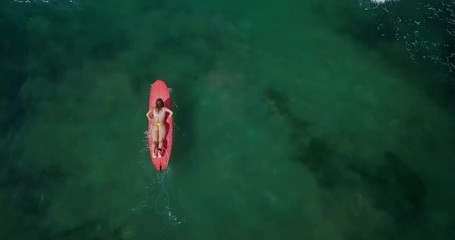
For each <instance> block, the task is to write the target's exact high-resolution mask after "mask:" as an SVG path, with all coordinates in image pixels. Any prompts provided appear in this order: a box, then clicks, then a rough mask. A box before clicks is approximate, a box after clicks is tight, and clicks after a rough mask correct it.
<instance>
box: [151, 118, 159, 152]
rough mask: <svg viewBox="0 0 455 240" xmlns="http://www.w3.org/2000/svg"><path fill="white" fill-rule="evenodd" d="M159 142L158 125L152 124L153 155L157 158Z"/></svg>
mask: <svg viewBox="0 0 455 240" xmlns="http://www.w3.org/2000/svg"><path fill="white" fill-rule="evenodd" d="M157 143H158V127H157V126H156V125H153V126H152V153H153V154H152V157H153V158H156V153H155V150H156V145H157Z"/></svg>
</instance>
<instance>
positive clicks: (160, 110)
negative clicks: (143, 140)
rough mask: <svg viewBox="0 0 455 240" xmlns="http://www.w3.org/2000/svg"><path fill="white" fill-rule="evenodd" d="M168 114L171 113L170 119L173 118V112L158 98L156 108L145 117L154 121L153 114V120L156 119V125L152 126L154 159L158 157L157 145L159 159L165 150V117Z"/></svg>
mask: <svg viewBox="0 0 455 240" xmlns="http://www.w3.org/2000/svg"><path fill="white" fill-rule="evenodd" d="M166 112H168V113H169V117H172V114H173V112H172V111H171V110H170V109H169V108H167V107H165V106H164V102H163V99H161V98H158V99H156V101H155V107H154V108H153V109H151V110H149V111H148V112H147V114H146V115H145V116H147V118H148V119H149V121H151V120H152V116H151V114H152V113H153V119H155V123H154V124H153V126H152V140H153V143H152V152H153V156H152V158H156V157H157V155H156V154H155V149H156V145H157V143H158V157H162V155H161V152H162V150H163V141H164V137H165V136H166V126H165V125H164V120H165V118H164V117H165V115H166Z"/></svg>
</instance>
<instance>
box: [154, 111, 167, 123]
mask: <svg viewBox="0 0 455 240" xmlns="http://www.w3.org/2000/svg"><path fill="white" fill-rule="evenodd" d="M164 114H165V112H164V110H162V111H161V112H160V113H155V110H153V117H154V118H155V119H156V118H157V117H159V116H164ZM161 124H163V123H162V122H155V125H156V126H157V127H159V126H161Z"/></svg>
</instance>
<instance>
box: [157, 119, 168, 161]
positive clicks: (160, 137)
mask: <svg viewBox="0 0 455 240" xmlns="http://www.w3.org/2000/svg"><path fill="white" fill-rule="evenodd" d="M164 137H166V127H165V126H164V124H161V125H160V127H159V133H158V157H161V151H160V150H162V149H163V141H164Z"/></svg>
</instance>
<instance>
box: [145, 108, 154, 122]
mask: <svg viewBox="0 0 455 240" xmlns="http://www.w3.org/2000/svg"><path fill="white" fill-rule="evenodd" d="M152 111H153V110H152V109H150V110H149V111H148V112H147V114H145V116H146V117H147V118H148V120H150V121H151V120H152V117H151V116H150V113H152Z"/></svg>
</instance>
